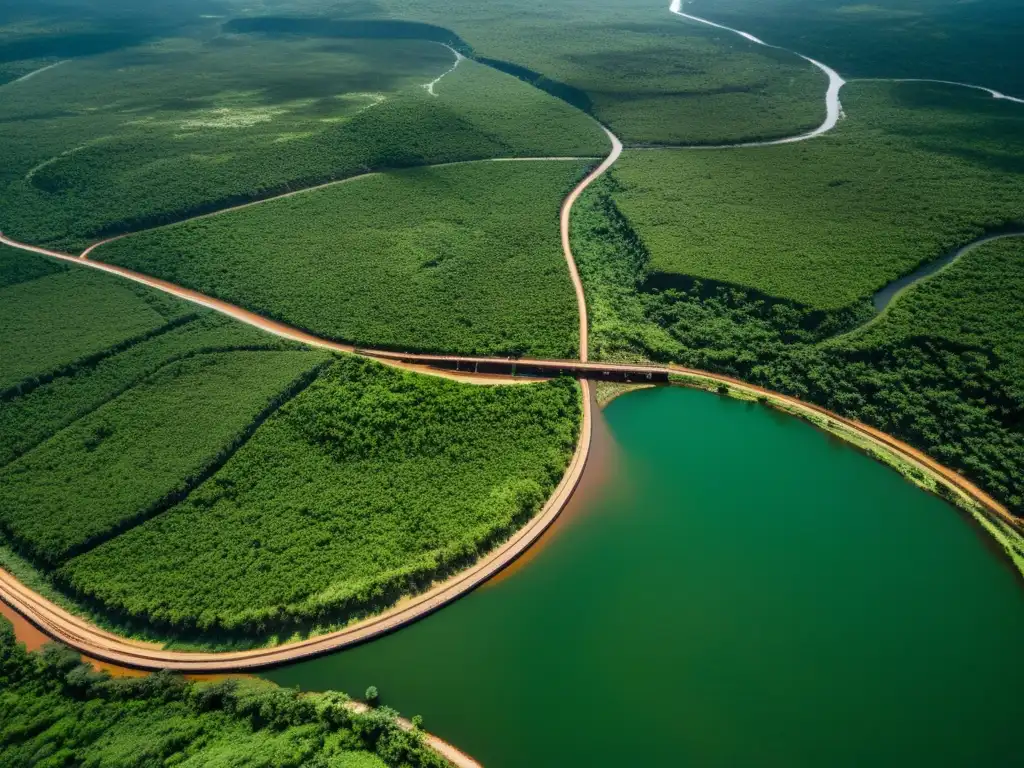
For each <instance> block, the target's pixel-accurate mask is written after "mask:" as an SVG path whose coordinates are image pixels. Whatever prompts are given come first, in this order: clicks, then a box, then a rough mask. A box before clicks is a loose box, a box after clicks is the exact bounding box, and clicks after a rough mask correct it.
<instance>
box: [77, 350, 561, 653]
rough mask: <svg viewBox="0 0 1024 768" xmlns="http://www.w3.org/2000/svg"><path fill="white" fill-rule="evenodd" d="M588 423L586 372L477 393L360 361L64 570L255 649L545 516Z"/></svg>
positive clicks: (145, 608) (376, 602) (177, 625)
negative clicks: (200, 479)
mask: <svg viewBox="0 0 1024 768" xmlns="http://www.w3.org/2000/svg"><path fill="white" fill-rule="evenodd" d="M579 418H580V405H579V392H578V389H577V387H576V386H575V384H573V382H571V381H566V380H559V381H554V382H551V383H547V384H538V385H534V386H529V387H474V386H470V385H462V384H456V383H453V382H450V381H446V380H443V379H434V378H427V377H422V376H418V375H414V374H409V373H401V372H396V371H393V370H390V369H384V368H381V367H380V366H378V365H376V364H374V363H370V362H367V361H363V360H359V359H357V358H345V359H343V360H341V361H339V362H338V363H336V364H335V365H334V367H333V368H331V369H330V370H329V371H328V372H327V373H325V374H323V375H322V376H321V377H320V378H319V379H318V380H317V381H316V382H315V383H314V384H313V385H312V386H310V387H309V388H308V389H307V390H306V391H304V392H303V393H302V394H300V395H299V396H298V397H296V398H295V399H294V400H292V401H291V402H290V403H288V404H287V405H285V406H284V407H282V408H281V409H280V410H279V411H278V412H277V413H276V414H275V415H274V416H273V417H272V418H270V419H269V420H268V421H267V422H266V424H264V426H263V427H262V428H261V429H260V430H258V431H257V432H256V434H255V435H254V436H253V438H252V439H251V440H250V441H249V442H248V443H247V444H246V445H245V446H244V447H243V448H242V449H240V450H239V451H238V452H237V453H236V454H235V456H234V457H233V458H232V459H231V460H230V461H229V462H228V463H227V464H226V465H225V467H224V468H223V469H222V470H221V471H219V472H218V473H217V474H215V475H214V476H213V477H212V478H211V479H210V480H208V481H207V482H206V483H204V484H203V485H202V486H200V487H199V488H198V489H197V490H196V491H195V492H194V493H193V494H192V495H191V496H190V497H189V498H188V499H187V500H186V501H184V502H183V503H181V504H180V505H178V506H177V507H174V508H172V509H171V510H169V511H168V512H167V513H165V514H163V515H161V516H159V517H157V518H155V519H153V520H151V521H149V522H148V523H146V524H144V525H142V526H139V527H138V528H135V529H133V530H132V531H129V532H128V533H125V534H123V535H121V536H119V537H117V538H115V539H113V540H112V541H110V542H108V543H106V544H104V545H102V546H100V547H98V548H97V549H95V550H93V551H91V552H89V553H87V554H85V555H82V556H80V557H77V558H75V559H73V560H71V561H69V562H68V563H67V564H66V565H65V566H64V567H63V569H62V571H61V572H60V575H59V578H60V579H61V580H62V581H63V582H65V583H67V584H68V585H69V587H70V588H71V589H72V590H73V591H74V592H76V593H78V594H81V595H86V596H88V597H89V599H90V601H91V602H93V603H94V604H97V605H99V606H102V607H103V608H104V609H105V610H107V611H109V612H110V613H111V614H113V615H115V616H120V617H122V618H124V619H129V620H134V621H142V622H145V623H148V624H150V625H151V626H155V627H159V628H162V629H163V630H164V631H166V632H167V633H169V634H179V633H180V634H186V635H187V634H190V633H195V632H196V631H201V632H203V633H204V636H205V637H207V638H209V637H211V636H212V637H217V636H218V634H217V633H220V634H221V635H222V636H223V637H224V638H225V639H230V638H235V639H238V640H241V639H244V640H245V641H246V642H253V641H257V640H259V639H260V638H261V637H265V636H266V635H267V634H268V633H281V636H282V637H287V636H288V635H289V634H290V633H291V632H294V631H297V630H300V629H305V630H309V629H315V628H318V627H320V628H322V627H326V626H330V625H335V624H339V623H342V624H343V623H345V622H346V621H347V620H348V619H350V618H352V617H356V616H360V615H364V614H366V613H368V612H374V611H376V610H379V609H380V608H382V607H384V606H387V605H389V604H391V603H392V602H394V601H395V600H396V599H397V598H398V597H399V596H401V595H402V594H406V593H408V592H410V591H417V590H419V589H422V588H423V587H425V586H426V585H429V583H430V582H431V581H432V580H433V579H435V578H440V577H443V576H444V575H446V574H448V573H452V572H454V571H456V570H459V569H461V568H462V567H465V566H466V565H468V564H469V563H471V562H472V561H473V560H475V559H476V558H477V557H478V556H479V555H480V554H482V553H484V552H486V551H487V550H489V549H491V548H492V547H493V546H494V545H495V544H497V543H498V542H499V541H501V540H503V539H504V538H505V537H507V536H508V535H509V534H510V533H511V532H513V531H514V530H516V529H517V528H518V527H519V526H520V525H521V524H522V523H523V522H524V521H525V520H527V519H528V518H529V517H531V516H532V515H533V514H534V513H535V512H536V511H537V510H538V509H539V508H540V506H541V505H542V504H543V503H544V501H545V499H546V498H547V497H548V495H549V494H550V493H551V491H552V490H553V489H554V487H555V485H556V484H557V482H558V481H559V479H560V478H561V476H562V473H563V472H564V470H565V467H566V465H567V464H568V461H569V458H570V456H571V454H572V452H573V450H574V447H575V442H576V434H577V430H578V422H579Z"/></svg>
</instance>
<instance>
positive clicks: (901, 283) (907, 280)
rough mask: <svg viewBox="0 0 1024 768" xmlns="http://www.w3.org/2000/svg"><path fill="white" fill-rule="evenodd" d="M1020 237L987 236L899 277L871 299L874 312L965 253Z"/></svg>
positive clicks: (1021, 234) (1013, 235) (1007, 234)
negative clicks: (999, 241)
mask: <svg viewBox="0 0 1024 768" xmlns="http://www.w3.org/2000/svg"><path fill="white" fill-rule="evenodd" d="M1022 236H1024V232H1004V233H1003V234H998V235H988V236H987V237H982V238H979V239H977V240H975V241H974V242H972V243H968V244H967V245H965V246H963V247H962V248H957V249H956V250H955V251H951V252H949V253H947V254H946V255H945V256H940V257H939V258H937V259H935V261H929V262H928V263H927V264H924V265H922V266H920V267H918V269H916V270H915V271H913V272H911V273H910V274H909V275H907V276H906V277H901V278H900V279H899V280H894V281H893V282H891V283H889V284H888V285H887V286H885V287H884V288H882V290H880V291H878V292H877V293H875V295H874V296H873V297H872V299H871V301H872V303H873V304H874V306H875V311H876V312H882V311H883V310H885V309H886V308H887V307H888V306H889V305H890V304H891V303H892V302H893V301H894V300H895V299H896V297H897V296H899V294H900V293H902V292H903V291H904V290H905V289H906V288H909V287H910V286H912V285H914V284H915V283H919V282H921V281H922V280H927V279H928V278H929V277H932V276H933V275H935V274H937V273H938V272H941V271H942V270H943V269H945V268H946V267H948V266H949V265H950V264H952V263H953V262H954V261H956V260H957V259H959V258H960V257H961V256H963V255H964V254H965V253H968V252H970V251H973V250H974V249H975V248H977V247H978V246H979V245H984V244H985V243H990V242H992V241H993V240H1002V239H1003V238H1006V237H1022Z"/></svg>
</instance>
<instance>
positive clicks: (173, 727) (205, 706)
mask: <svg viewBox="0 0 1024 768" xmlns="http://www.w3.org/2000/svg"><path fill="white" fill-rule="evenodd" d="M347 701H348V698H347V697H346V696H345V695H344V694H340V693H324V694H307V695H300V694H299V693H298V692H297V691H294V690H288V689H283V688H278V687H277V686H276V685H273V684H271V683H267V682H264V681H260V680H248V679H247V680H230V679H228V680H220V681H216V682H190V681H186V680H184V679H182V678H180V677H176V676H173V675H170V674H166V673H157V674H154V675H149V676H147V677H141V678H111V677H110V676H109V675H107V674H106V673H100V672H96V671H94V670H93V668H92V667H90V666H89V665H87V664H83V663H82V662H81V660H80V658H79V657H78V655H77V654H75V653H73V652H72V651H70V650H69V649H67V648H65V647H63V646H59V645H48V646H44V648H43V649H42V651H40V652H38V653H27V652H26V651H25V648H24V646H23V645H20V644H18V643H17V642H16V641H15V638H14V632H13V631H12V629H11V625H10V623H9V622H8V621H7V620H6V619H5V618H3V617H0V767H2V768H28V766H33V767H34V768H57V767H58V766H69V765H75V766H96V767H97V768H98V767H99V766H103V768H157V767H158V766H168V765H177V766H189V767H191V768H200V766H201V767H202V768H228V767H229V766H230V767H231V768H242V767H243V766H247V767H248V766H252V767H253V768H256V767H257V766H266V767H267V768H269V767H270V766H273V767H274V768H300V767H301V768H385V766H392V767H393V768H399V767H400V766H401V768H420V767H422V768H445V766H448V765H449V763H448V762H447V761H445V760H444V759H443V758H441V757H440V756H439V755H438V754H436V753H435V752H433V751H432V750H430V749H429V748H427V747H426V746H424V743H423V737H422V734H421V733H419V732H417V731H413V732H406V731H404V730H402V729H401V728H400V727H399V726H398V725H397V724H396V722H395V714H394V713H393V712H392V711H390V710H388V709H386V708H381V709H375V710H371V711H369V712H367V713H362V714H360V713H356V712H353V711H352V710H351V709H349V708H348V707H346V702H347Z"/></svg>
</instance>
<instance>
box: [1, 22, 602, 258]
mask: <svg viewBox="0 0 1024 768" xmlns="http://www.w3.org/2000/svg"><path fill="white" fill-rule="evenodd" d="M208 38H209V30H207V31H206V32H205V33H204V34H203V35H198V36H181V37H175V38H171V39H163V40H160V41H159V42H154V43H151V44H149V45H146V46H143V47H138V48H128V49H125V50H119V51H116V52H112V53H108V54H105V55H102V56H98V57H95V58H92V59H84V60H82V61H76V62H75V65H74V66H73V67H60V68H56V69H53V70H51V71H48V72H43V73H40V74H39V75H38V76H37V77H34V78H32V79H30V80H28V81H25V82H23V83H16V84H12V85H10V86H9V87H7V88H5V89H4V91H5V92H4V96H3V98H2V99H0V211H2V214H0V228H2V229H3V230H4V231H5V232H6V233H7V234H9V235H11V236H14V237H17V238H19V239H22V240H27V241H29V242H34V243H48V244H51V245H54V246H57V247H64V248H69V249H80V248H82V247H84V246H85V245H86V244H88V243H90V242H92V241H95V240H97V239H101V238H102V237H103V236H106V235H110V234H116V233H119V232H124V231H128V230H135V229H141V228H145V227H147V226H153V225H156V224H160V223H166V222H168V221H176V220H180V219H182V218H185V217H188V216H190V215H194V214H197V213H203V212H206V211H210V210H215V209H219V208H223V207H226V206H228V205H230V204H232V203H238V202H243V201H245V200H250V199H256V198H263V197H268V196H272V195H274V194H278V193H281V192H286V191H288V190H290V189H295V188H299V187H304V186H311V185H313V184H316V183H319V182H325V181H330V180H332V179H338V178H345V177H348V176H352V175H355V174H358V173H361V172H363V171H365V170H367V169H371V168H372V169H383V168H393V167H407V166H414V165H424V164H429V163H438V162H448V161H453V160H467V159H477V158H485V157H496V156H519V155H549V154H555V155H587V156H590V155H599V154H604V153H605V152H607V140H606V138H605V137H604V135H603V134H602V133H601V131H600V129H599V128H598V127H597V126H595V125H593V123H592V121H590V120H589V119H588V118H587V117H586V116H585V115H582V114H580V113H579V112H577V111H576V110H574V109H572V108H571V107H569V106H568V105H566V104H564V103H561V102H559V101H558V100H557V99H555V98H553V97H551V96H549V95H547V94H545V93H543V92H541V91H538V90H537V89H535V88H531V87H530V86H529V85H527V84H525V83H522V82H519V81H518V80H517V79H516V78H514V77H511V76H509V75H505V74H502V73H500V72H497V71H496V70H493V69H490V68H487V67H484V66H482V65H479V64H476V63H473V62H467V61H464V62H462V63H461V64H460V65H459V67H458V68H457V69H456V70H455V71H453V72H450V73H449V74H447V75H445V77H444V79H443V80H441V81H440V82H439V83H438V84H437V86H436V87H435V95H431V94H430V93H428V92H427V91H426V89H425V88H423V87H422V86H423V85H425V84H427V83H429V82H430V81H432V80H434V79H435V78H436V77H438V76H439V75H441V74H442V73H444V72H445V71H446V70H448V69H449V68H450V67H451V66H452V64H453V63H454V56H453V54H452V52H451V51H449V50H447V49H446V48H444V47H443V46H441V45H439V44H437V43H432V42H427V41H422V40H394V41H392V40H372V41H370V40H342V39H331V40H328V41H325V40H323V39H305V38H294V37H288V38H287V39H277V38H274V37H268V36H266V35H234V34H231V35H218V36H214V37H213V38H212V39H208ZM115 92H116V93H117V95H118V96H117V98H116V99H114V100H112V99H111V96H110V94H111V93H115Z"/></svg>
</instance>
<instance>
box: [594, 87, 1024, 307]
mask: <svg viewBox="0 0 1024 768" xmlns="http://www.w3.org/2000/svg"><path fill="white" fill-rule="evenodd" d="M842 98H843V106H844V109H845V110H846V115H847V116H846V117H845V119H844V120H843V121H842V122H841V123H840V124H839V126H838V127H837V128H836V129H835V130H834V131H833V132H831V133H829V134H826V135H824V136H820V137H818V138H816V139H814V140H813V141H805V142H800V143H796V144H787V145H781V146H772V147H756V148H750V149H728V150H712V151H700V152H688V151H652V152H632V153H626V154H625V155H624V156H623V158H622V160H621V161H620V163H619V164H618V165H617V166H616V167H615V169H614V171H613V173H614V175H615V177H616V179H617V180H618V181H619V183H620V184H621V188H620V189H617V190H616V191H615V193H614V196H615V200H616V203H617V205H618V206H619V208H620V209H621V210H622V212H623V213H624V214H625V215H626V216H627V217H628V218H629V220H630V221H631V222H632V223H633V226H634V227H635V228H636V231H637V233H638V235H639V236H640V237H641V238H642V239H643V241H644V243H645V244H646V246H647V247H648V248H649V249H650V253H651V274H650V277H649V280H650V282H651V283H652V285H653V286H654V287H657V288H665V289H670V288H674V289H684V290H685V289H688V288H689V287H691V284H692V281H693V279H694V278H696V279H698V280H710V281H717V282H719V283H724V284H734V285H738V286H742V287H744V288H745V289H748V290H751V291H755V292H760V293H761V294H763V295H764V296H765V297H774V298H776V299H784V300H789V301H791V302H796V303H799V304H802V305H803V306H804V307H806V308H808V309H811V310H837V309H841V308H849V307H850V305H852V304H854V303H856V302H862V301H864V300H866V299H868V298H869V297H870V295H871V294H872V293H873V292H874V291H876V290H878V289H879V288H881V287H882V286H884V285H885V284H886V283H888V282H889V281H891V280H893V279H895V278H898V277H900V276H902V275H904V274H907V273H909V272H911V271H913V270H914V268H916V267H917V266H918V265H919V264H921V263H922V262H925V261H930V260H932V259H935V258H938V257H939V256H941V255H943V254H944V253H946V252H948V251H950V250H952V249H953V248H955V247H956V246H959V245H963V244H965V243H968V242H970V241H971V240H974V239H975V238H977V237H978V236H980V235H982V234H983V233H986V232H993V231H1001V230H1004V229H1007V228H1011V227H1013V226H1024V165H1022V163H1021V160H1020V157H1021V155H1022V153H1024V109H1021V107H1020V105H1019V104H1012V103H1008V102H1005V101H997V100H994V99H992V98H990V97H989V96H987V95H986V94H982V93H978V92H975V91H968V90H965V89H963V88H955V87H950V86H941V85H923V84H910V83H902V84H893V83H853V84H850V85H848V86H846V87H845V88H844V89H843V91H842Z"/></svg>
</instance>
